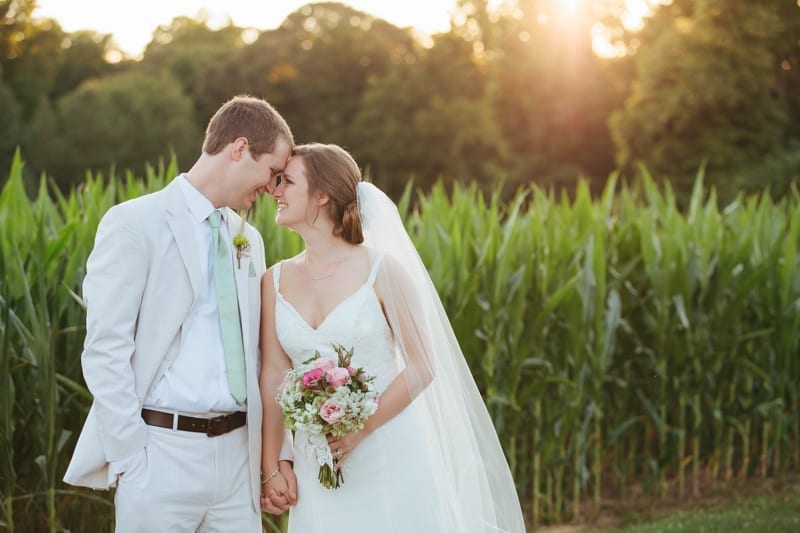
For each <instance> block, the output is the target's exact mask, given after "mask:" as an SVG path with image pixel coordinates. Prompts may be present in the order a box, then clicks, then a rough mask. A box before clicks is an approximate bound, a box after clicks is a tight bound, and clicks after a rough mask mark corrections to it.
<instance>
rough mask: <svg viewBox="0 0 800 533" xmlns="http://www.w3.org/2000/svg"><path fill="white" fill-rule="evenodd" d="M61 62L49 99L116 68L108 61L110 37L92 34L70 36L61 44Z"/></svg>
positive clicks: (72, 34)
mask: <svg viewBox="0 0 800 533" xmlns="http://www.w3.org/2000/svg"><path fill="white" fill-rule="evenodd" d="M61 47H62V52H61V55H60V61H59V62H58V64H57V65H56V72H55V78H54V80H53V85H52V89H51V90H50V98H51V99H53V100H56V99H58V98H60V97H61V96H63V95H65V94H67V93H68V92H70V91H72V90H73V89H75V88H76V87H78V85H80V84H81V83H82V82H84V81H86V80H91V79H98V78H101V77H103V76H105V75H107V74H110V73H112V72H113V71H114V70H115V69H114V65H112V64H110V63H109V62H108V61H107V60H106V54H107V53H108V52H109V51H110V50H111V35H110V34H100V33H97V32H93V31H77V32H74V33H70V34H67V35H66V36H65V37H64V40H63V41H62V43H61Z"/></svg>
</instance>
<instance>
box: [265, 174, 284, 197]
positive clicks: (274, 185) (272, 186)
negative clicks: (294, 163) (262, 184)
mask: <svg viewBox="0 0 800 533" xmlns="http://www.w3.org/2000/svg"><path fill="white" fill-rule="evenodd" d="M280 184H281V175H280V174H276V175H275V176H271V177H270V178H269V181H268V182H267V192H268V193H269V194H270V195H272V196H275V193H276V192H277V190H278V186H279V185H280Z"/></svg>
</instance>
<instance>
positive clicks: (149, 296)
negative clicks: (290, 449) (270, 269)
mask: <svg viewBox="0 0 800 533" xmlns="http://www.w3.org/2000/svg"><path fill="white" fill-rule="evenodd" d="M224 218H225V220H226V221H227V224H228V228H229V230H230V234H231V235H236V234H237V233H239V231H240V224H241V217H239V216H238V215H237V214H236V213H235V212H234V211H233V210H231V209H226V211H225V213H224ZM192 224H193V222H192V219H191V218H190V213H189V209H188V207H187V205H186V201H185V199H184V196H183V192H182V191H181V189H180V184H179V183H178V182H177V181H173V182H172V183H170V184H169V185H167V186H166V187H165V188H164V189H162V190H161V191H158V192H155V193H152V194H148V195H146V196H142V197H140V198H136V199H134V200H130V201H127V202H124V203H122V204H119V205H117V206H114V207H112V208H111V209H110V210H109V211H108V212H107V213H106V214H105V216H104V217H103V219H102V220H101V221H100V224H99V226H98V228H97V236H96V238H95V245H94V249H93V250H92V253H91V254H90V256H89V260H88V263H87V271H86V278H85V280H84V282H83V297H84V300H85V302H86V306H87V311H86V341H85V343H84V351H83V354H82V356H81V362H82V364H83V373H84V378H85V379H86V384H87V386H88V387H89V390H90V392H91V393H92V395H93V396H94V401H93V403H92V406H91V409H90V410H89V414H88V416H87V418H86V422H85V424H84V427H83V430H82V431H81V434H80V437H79V438H78V443H77V445H76V447H75V451H74V453H73V456H72V460H71V461H70V464H69V467H68V468H67V472H66V475H65V476H64V481H66V482H67V483H69V484H71V485H79V486H86V487H92V488H97V489H108V488H109V487H110V485H109V482H108V466H109V462H110V461H116V460H120V459H124V458H126V457H129V456H131V455H133V454H134V453H136V452H138V451H139V450H141V449H142V448H144V446H145V444H146V443H147V434H148V432H147V426H146V425H145V424H144V422H143V421H142V419H141V414H140V412H141V409H142V403H143V401H144V399H145V398H146V397H147V395H148V393H149V392H150V390H151V389H152V388H153V387H154V386H155V384H156V383H158V381H159V380H160V379H161V376H163V374H164V372H165V371H166V369H167V368H168V367H169V365H170V363H171V362H172V361H173V359H174V358H175V356H176V355H177V350H178V346H179V344H180V340H181V335H182V332H183V331H186V330H187V329H188V325H189V321H190V320H191V318H192V310H193V306H194V305H195V302H196V301H197V295H198V292H199V288H200V287H199V284H200V282H201V280H200V267H199V265H200V264H201V261H202V260H203V259H202V258H201V257H200V252H199V251H198V249H197V244H196V241H195V236H194V233H193V229H192ZM244 235H245V236H246V237H247V239H248V240H249V241H250V250H249V251H248V253H247V255H245V256H242V258H241V263H240V264H239V265H237V264H236V263H234V276H235V278H236V290H237V293H238V297H239V311H240V314H241V323H242V334H243V339H244V352H245V361H246V370H247V428H248V433H249V450H242V453H249V461H250V484H251V489H252V496H253V505H254V506H255V508H256V509H259V502H258V497H259V472H260V463H261V459H260V458H261V417H262V410H261V396H260V394H259V388H258V373H259V366H260V356H259V344H258V337H259V325H260V314H261V287H260V282H261V276H262V274H264V271H265V270H266V264H265V260H264V242H263V240H262V238H261V235H260V234H259V232H258V231H256V230H255V228H253V227H252V226H250V225H249V224H245V226H244ZM234 261H235V260H234Z"/></svg>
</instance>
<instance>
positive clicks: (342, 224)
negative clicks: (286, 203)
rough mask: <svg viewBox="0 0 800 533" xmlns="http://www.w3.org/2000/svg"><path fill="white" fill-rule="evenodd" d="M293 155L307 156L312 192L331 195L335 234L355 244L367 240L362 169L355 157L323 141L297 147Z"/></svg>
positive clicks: (329, 197)
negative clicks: (361, 209) (362, 207)
mask: <svg viewBox="0 0 800 533" xmlns="http://www.w3.org/2000/svg"><path fill="white" fill-rule="evenodd" d="M292 157H302V158H303V164H304V165H305V168H306V178H307V179H308V190H309V193H310V194H312V195H313V194H315V193H320V194H324V195H326V196H327V197H328V199H329V200H328V214H329V215H330V217H331V220H332V221H333V234H334V235H336V236H339V237H342V238H343V239H344V240H345V241H347V242H349V243H351V244H361V243H362V242H364V233H363V232H362V229H361V217H360V216H359V214H358V202H357V200H356V197H357V193H356V186H357V185H358V183H359V182H360V181H361V171H360V170H359V168H358V165H357V164H356V162H355V160H354V159H353V157H352V156H351V155H350V154H349V153H347V151H346V150H344V149H343V148H342V147H340V146H337V145H335V144H320V143H310V144H301V145H300V146H296V147H295V149H294V150H293V151H292Z"/></svg>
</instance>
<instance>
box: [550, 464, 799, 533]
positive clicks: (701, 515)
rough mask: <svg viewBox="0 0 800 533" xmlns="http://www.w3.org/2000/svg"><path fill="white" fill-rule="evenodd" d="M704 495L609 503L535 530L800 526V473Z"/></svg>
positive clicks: (725, 530)
mask: <svg viewBox="0 0 800 533" xmlns="http://www.w3.org/2000/svg"><path fill="white" fill-rule="evenodd" d="M704 494H706V495H705V496H702V497H698V498H685V499H677V498H674V499H657V498H649V497H639V498H634V499H632V500H631V501H628V502H626V503H625V504H624V505H623V504H617V503H616V502H608V501H607V502H604V506H603V508H602V509H601V511H600V512H599V513H596V514H594V515H590V514H589V513H587V518H586V519H585V520H583V521H582V522H581V523H573V524H568V525H561V526H552V527H548V528H543V529H540V530H535V531H539V532H546V533H589V532H603V533H661V532H670V533H672V532H686V533H689V532H691V533H695V532H697V533H717V532H719V533H729V532H730V533H733V532H740V531H742V532H750V531H752V532H756V533H761V532H769V533H782V532H787V533H788V532H798V531H800V475H798V474H791V475H783V476H780V477H776V478H772V479H768V480H756V479H747V480H736V481H733V482H730V483H728V484H725V485H722V486H720V487H718V488H716V489H709V490H707V491H704Z"/></svg>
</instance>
